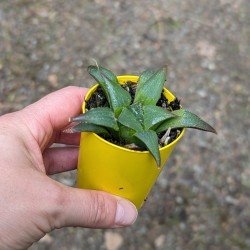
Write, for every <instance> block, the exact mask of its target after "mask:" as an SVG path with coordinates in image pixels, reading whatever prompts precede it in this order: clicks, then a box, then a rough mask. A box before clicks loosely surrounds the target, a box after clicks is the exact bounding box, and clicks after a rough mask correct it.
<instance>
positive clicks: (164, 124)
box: [70, 66, 216, 166]
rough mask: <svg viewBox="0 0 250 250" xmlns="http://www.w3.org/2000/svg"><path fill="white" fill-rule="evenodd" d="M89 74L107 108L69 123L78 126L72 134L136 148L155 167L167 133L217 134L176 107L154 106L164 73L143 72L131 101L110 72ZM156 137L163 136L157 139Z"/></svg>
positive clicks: (102, 70)
mask: <svg viewBox="0 0 250 250" xmlns="http://www.w3.org/2000/svg"><path fill="white" fill-rule="evenodd" d="M88 72H89V74H90V75H91V76H92V77H93V78H94V79H95V80H96V81H97V82H98V83H99V86H100V87H101V89H102V91H103V92H104V95H105V97H106V100H107V103H108V105H104V106H100V107H95V108H91V109H89V110H87V111H86V112H85V113H84V114H81V115H79V116H76V117H73V118H70V122H77V125H75V126H73V127H72V128H71V131H72V132H94V133H96V134H98V135H100V136H101V137H103V138H105V139H110V138H111V139H112V140H114V141H119V142H120V143H121V144H124V145H125V144H129V145H131V144H132V145H136V147H138V148H140V149H141V150H148V151H149V152H150V153H151V154H152V156H153V157H154V159H155V161H156V163H157V165H158V166H160V165H161V159H160V151H159V148H160V145H159V141H160V140H161V141H162V140H163V141H164V140H165V139H166V137H167V135H169V132H170V130H174V129H182V128H195V129H200V130H204V131H208V132H213V133H216V131H215V129H214V128H213V127H211V126H210V125H209V124H207V123H206V122H205V121H203V120H202V119H201V118H199V117H198V116H197V115H195V114H193V113H192V112H190V111H188V110H185V109H183V108H181V107H180V106H179V105H178V109H176V110H175V109H174V108H171V106H169V105H168V107H160V106H157V103H158V102H159V99H160V98H161V96H162V93H163V88H164V83H165V81H166V71H165V69H160V70H155V71H154V70H146V71H144V72H142V74H141V75H140V76H139V80H138V82H137V85H136V89H135V93H134V96H133V97H132V96H131V94H130V93H129V91H127V90H126V88H124V87H123V86H122V85H120V84H119V82H118V80H117V77H116V75H115V74H114V73H112V72H111V71H110V70H108V69H105V68H102V67H98V66H89V67H88ZM176 101H177V103H178V99H177V100H176ZM159 134H163V136H162V138H160V139H159V137H158V135H159ZM164 138H165V139H164ZM165 144H166V143H165Z"/></svg>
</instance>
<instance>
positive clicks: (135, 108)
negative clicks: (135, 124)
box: [128, 102, 144, 125]
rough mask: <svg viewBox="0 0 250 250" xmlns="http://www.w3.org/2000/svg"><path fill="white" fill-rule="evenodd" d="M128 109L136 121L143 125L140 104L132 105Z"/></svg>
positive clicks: (142, 112)
mask: <svg viewBox="0 0 250 250" xmlns="http://www.w3.org/2000/svg"><path fill="white" fill-rule="evenodd" d="M128 108H129V110H131V111H132V113H133V114H134V115H135V116H136V118H137V120H138V121H139V122H140V123H141V124H142V125H143V116H144V111H143V106H142V104H141V103H140V102H137V103H133V104H132V105H130V106H129V107H128Z"/></svg>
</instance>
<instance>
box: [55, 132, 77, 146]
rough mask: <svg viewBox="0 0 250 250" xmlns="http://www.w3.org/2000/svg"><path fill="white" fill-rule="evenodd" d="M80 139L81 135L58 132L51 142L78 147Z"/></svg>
mask: <svg viewBox="0 0 250 250" xmlns="http://www.w3.org/2000/svg"><path fill="white" fill-rule="evenodd" d="M80 137H81V133H64V132H59V133H57V134H56V137H55V139H54V141H53V142H54V143H61V144H67V145H75V146H78V145H79V144H80Z"/></svg>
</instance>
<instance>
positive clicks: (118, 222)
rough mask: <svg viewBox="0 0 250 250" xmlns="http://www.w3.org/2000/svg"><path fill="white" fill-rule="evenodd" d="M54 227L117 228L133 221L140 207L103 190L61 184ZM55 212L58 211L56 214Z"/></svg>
mask: <svg viewBox="0 0 250 250" xmlns="http://www.w3.org/2000/svg"><path fill="white" fill-rule="evenodd" d="M62 190H63V192H62V193H61V198H60V199H57V201H60V202H57V208H58V213H57V214H56V218H57V219H56V221H55V228H61V227H65V226H81V227H89V228H116V227H124V226H128V225H131V224H133V223H134V221H135V220H136V218H137V214H138V212H137V209H136V208H135V206H134V205H133V204H132V203H131V202H130V201H128V200H125V199H122V198H120V197H116V196H113V195H110V194H108V193H105V192H101V191H93V190H83V189H77V188H71V187H65V186H63V187H62ZM54 215H55V214H54Z"/></svg>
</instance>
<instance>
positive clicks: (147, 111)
mask: <svg viewBox="0 0 250 250" xmlns="http://www.w3.org/2000/svg"><path fill="white" fill-rule="evenodd" d="M143 109H144V128H145V130H148V129H151V128H152V127H154V126H155V125H157V124H159V123H160V122H162V121H165V120H167V119H169V118H171V117H175V116H176V115H174V114H173V113H172V112H170V111H168V110H167V109H164V108H161V107H158V106H154V105H146V106H144V107H143Z"/></svg>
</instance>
